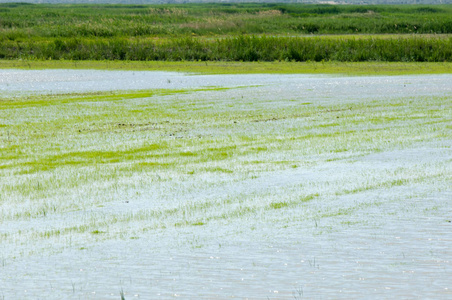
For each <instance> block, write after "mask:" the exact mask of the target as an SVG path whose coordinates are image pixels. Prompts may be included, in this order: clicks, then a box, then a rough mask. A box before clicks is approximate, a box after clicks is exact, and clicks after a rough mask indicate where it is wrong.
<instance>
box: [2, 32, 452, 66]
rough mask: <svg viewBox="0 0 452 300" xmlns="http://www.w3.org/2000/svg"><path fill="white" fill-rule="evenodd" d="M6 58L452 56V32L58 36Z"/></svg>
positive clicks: (13, 50)
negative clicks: (447, 34)
mask: <svg viewBox="0 0 452 300" xmlns="http://www.w3.org/2000/svg"><path fill="white" fill-rule="evenodd" d="M0 59H25V60H94V61H96V60H97V61H98V60H128V61H297V62H303V61H339V62H364V61H381V62H451V61H452V37H449V38H442V37H441V38H436V37H428V38H427V37H418V36H410V37H394V38H379V37H366V38H354V37H339V38H336V37H334V38H330V37H274V36H243V35H242V36H234V37H226V38H216V39H200V38H196V37H185V38H168V39H165V40H151V39H139V38H138V39H129V38H114V39H87V38H83V39H80V38H68V39H61V38H56V39H53V40H50V41H49V40H41V41H36V40H30V41H23V42H18V41H4V42H2V43H1V44H0Z"/></svg>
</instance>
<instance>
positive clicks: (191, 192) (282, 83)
mask: <svg viewBox="0 0 452 300" xmlns="http://www.w3.org/2000/svg"><path fill="white" fill-rule="evenodd" d="M450 82H452V75H431V76H430V75H429V76H394V77H385V76H379V77H338V76H311V75H256V74H253V75H202V76H201V75H188V74H179V73H166V72H116V71H83V70H44V71H21V70H0V92H1V93H2V95H6V96H7V97H10V96H16V95H19V94H27V93H67V92H83V91H101V90H116V89H119V90H127V89H151V88H168V89H171V88H178V89H179V88H187V89H194V88H199V87H209V86H221V87H240V86H245V87H246V88H243V89H232V90H230V91H227V92H219V93H218V94H215V96H213V95H212V94H211V93H209V94H205V93H195V94H190V95H177V96H175V97H178V98H177V99H178V101H187V102H189V101H196V100H199V99H204V98H208V99H209V100H210V99H213V100H212V101H214V102H215V103H216V104H217V105H220V104H223V103H224V102H226V104H227V103H228V101H232V100H231V99H243V97H244V98H245V100H246V101H249V102H253V101H254V100H255V101H256V102H254V103H253V105H251V107H249V106H247V105H248V104H246V103H243V104H237V105H243V106H244V108H246V107H249V109H253V108H256V107H265V106H267V105H270V106H271V105H273V106H275V107H280V106H284V105H287V103H288V101H291V100H293V99H297V100H300V101H301V100H303V99H307V100H308V101H309V102H315V103H322V104H325V105H328V104H331V103H337V102H341V103H344V102H359V101H368V100H375V99H382V98H384V99H386V98H388V99H392V98H400V97H413V98H414V99H421V100H422V97H424V96H432V95H436V96H445V97H448V98H452V86H451V85H450ZM30 83H31V84H30ZM165 99H168V98H164V97H163V98H161V99H160V98H158V99H157V100H155V101H165ZM133 101H138V100H133ZM258 101H259V102H258ZM388 104H390V102H389V101H388ZM273 106H271V107H273ZM221 107H223V106H221ZM225 107H227V106H226V105H225ZM444 109H450V108H448V107H445V108H444ZM21 113H22V114H23V118H25V120H27V119H26V118H28V117H29V118H30V120H32V118H33V117H34V115H33V114H34V111H33V110H29V111H26V110H23V111H21ZM27 114H29V115H27ZM48 117H49V119H50V118H51V116H50V115H49V116H48ZM0 121H1V124H13V123H14V122H15V120H8V119H6V118H4V117H3V116H1V115H0ZM451 122H452V120H451ZM297 124H298V123H297ZM449 125H450V123H449ZM254 126H255V127H250V128H249V130H250V131H252V130H255V131H262V132H264V131H269V132H271V131H272V130H275V129H274V128H273V127H271V126H264V125H262V123H256V125H254ZM290 126H292V125H291V124H282V125H281V128H285V129H290ZM293 126H295V125H293ZM438 126H443V125H442V124H439V125H438ZM276 128H278V127H276ZM217 130H218V132H221V130H224V131H226V129H222V128H218V129H217ZM218 132H217V133H218ZM352 154H353V153H352ZM352 154H351V155H350V157H348V156H347V155H346V154H344V156H343V157H340V158H341V159H338V160H332V161H328V160H325V159H321V158H319V157H310V158H309V159H308V158H300V159H306V160H309V161H310V162H312V163H311V164H308V165H306V166H302V167H297V168H291V169H288V170H287V169H285V170H277V171H272V172H262V173H261V174H259V176H258V177H257V178H245V179H243V178H234V177H232V179H231V180H219V179H218V178H217V177H214V178H202V179H203V180H204V181H203V182H202V183H199V182H198V181H199V178H197V179H196V178H195V179H193V180H192V181H191V179H190V178H188V179H186V180H185V181H184V182H177V181H175V180H174V181H167V182H161V183H158V184H149V185H145V186H144V187H140V188H141V189H142V190H140V192H141V193H142V196H137V195H135V192H136V191H137V190H135V189H132V190H119V191H117V196H116V197H117V198H118V199H114V200H115V201H111V202H110V203H106V204H105V206H102V207H98V208H92V209H90V210H87V211H75V212H65V213H62V214H54V215H49V216H46V217H42V218H35V219H30V220H25V221H24V220H21V221H5V222H2V223H0V234H11V235H12V237H11V238H10V239H9V240H8V242H5V243H3V244H0V299H3V298H4V299H62V298H65V299H119V298H120V297H119V295H120V291H121V290H122V291H123V292H124V294H125V297H126V299H168V298H176V297H180V298H182V299H224V298H241V299H246V298H249V299H302V298H307V299H330V298H332V299H350V298H355V299H356V298H402V299H412V298H423V299H425V298H431V299H450V298H451V297H452V284H451V281H450V278H452V235H451V232H452V231H451V229H452V225H451V222H450V221H451V219H452V214H451V207H450V201H451V200H452V190H451V188H450V183H451V174H452V139H450V138H449V139H447V138H446V139H444V138H438V139H435V140H433V141H429V142H423V141H419V142H413V143H412V144H410V146H409V147H407V148H403V147H399V148H394V149H390V150H387V151H381V152H374V153H370V154H364V155H352ZM280 155H281V158H280V159H281V160H284V159H287V157H291V155H292V156H295V157H296V156H297V155H299V154H297V152H296V151H294V153H280ZM403 172H405V173H407V174H411V173H410V172H412V173H413V174H414V175H413V176H417V175H418V173H422V174H426V176H429V175H430V174H433V175H435V174H442V177H440V178H437V177H434V176H433V175H432V177H431V179H427V180H420V181H419V183H418V184H417V183H412V184H406V185H399V186H394V187H391V188H374V189H368V190H363V191H361V192H356V193H344V192H343V191H346V190H353V189H354V188H355V187H356V186H358V187H359V186H360V185H359V183H365V182H366V180H368V181H372V180H374V179H375V178H376V179H378V180H380V181H384V180H385V178H386V177H390V179H398V178H399V177H398V176H399V175H398V174H400V173H403ZM43 176H44V175H43ZM231 176H232V175H231ZM407 176H408V175H407ZM131 180H133V179H131ZM209 180H210V181H212V182H213V184H207V183H210V181H209ZM77 192H78V193H80V194H79V195H75V196H74V197H86V198H88V199H90V198H91V197H92V198H94V197H99V195H91V194H87V193H86V192H85V191H84V190H80V191H77ZM312 193H319V194H320V195H321V196H320V197H317V198H315V199H313V200H312V201H309V202H306V203H303V204H300V205H298V206H295V207H289V208H287V209H278V210H267V211H260V212H257V213H253V214H248V215H245V216H243V217H237V218H224V219H214V220H212V221H209V222H207V223H206V224H204V225H202V226H186V227H176V226H171V227H169V226H168V227H166V228H164V227H159V228H156V229H152V230H149V231H143V232H142V233H140V234H138V235H137V236H133V237H132V238H131V237H129V236H124V237H123V238H114V239H107V240H105V241H96V240H95V239H92V238H90V237H88V238H86V236H82V235H80V236H76V235H75V234H74V239H73V240H67V239H66V237H64V238H63V237H62V238H59V237H56V238H53V239H36V240H34V239H32V238H30V239H26V240H24V238H23V237H21V238H17V239H16V238H15V236H18V237H19V236H20V235H21V231H22V232H26V231H27V230H32V229H36V230H45V229H49V230H50V229H53V228H59V227H70V226H76V225H77V224H78V222H79V220H80V219H83V218H86V217H87V216H88V215H90V214H91V215H93V216H96V215H98V216H109V215H112V216H114V215H115V214H118V213H121V212H130V213H135V212H138V211H140V210H143V209H158V208H173V207H177V206H178V205H182V204H184V203H190V202H198V203H199V202H203V201H207V200H209V199H221V198H227V197H229V198H231V199H241V198H243V199H245V200H246V199H250V198H253V197H254V198H258V199H259V198H262V199H264V200H265V199H266V198H265V197H269V196H268V195H271V197H273V198H276V199H278V198H279V199H285V197H289V196H291V195H295V196H298V195H303V194H312ZM3 196H5V195H4V194H3ZM6 196H8V195H6ZM55 197H58V195H56V196H55ZM128 197H130V199H132V200H133V201H130V203H128V202H127V203H126V202H125V201H123V200H124V199H129V198H128ZM273 198H271V199H273ZM116 200H117V201H116ZM0 202H1V200H0ZM147 222H148V221H147V220H143V221H141V223H138V224H137V222H135V223H131V224H127V225H126V226H130V230H131V231H133V230H134V229H135V226H137V227H139V226H143V224H146V223H147ZM150 222H151V221H149V223H150ZM112 230H114V228H113V229H112ZM88 236H89V234H88ZM84 238H86V240H84Z"/></svg>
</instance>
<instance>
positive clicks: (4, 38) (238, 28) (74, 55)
mask: <svg viewBox="0 0 452 300" xmlns="http://www.w3.org/2000/svg"><path fill="white" fill-rule="evenodd" d="M451 33H452V6H450V5H441V6H411V5H410V6H408V5H406V6H402V5H399V6H388V5H378V6H353V5H343V6H338V5H335V6H333V5H302V4H183V5H181V4H179V5H169V4H168V5H31V4H18V3H14V4H0V58H3V59H17V58H21V59H71V60H86V59H90V60H175V61H177V60H223V61H240V60H243V61H274V60H289V61H308V60H311V61H322V60H334V61H451V60H452V50H451V49H452V38H451V37H450V35H449V34H451ZM332 34H334V35H337V34H341V36H334V37H331V36H328V37H325V36H324V35H332ZM382 34H385V35H382ZM401 34H403V36H401ZM306 35H308V36H306ZM311 35H312V36H315V37H310V36H311Z"/></svg>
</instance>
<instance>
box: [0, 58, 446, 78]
mask: <svg viewBox="0 0 452 300" xmlns="http://www.w3.org/2000/svg"><path fill="white" fill-rule="evenodd" d="M0 69H37V70H39V69H97V70H136V71H140V70H141V71H175V72H190V73H201V74H262V73H265V74H301V73H303V74H346V75H403V74H450V73H452V63H450V62H444V63H419V62H417V63H416V62H414V63H413V62H410V63H409V62H355V63H353V62H189V61H183V62H168V61H164V62H162V61H144V62H142V61H117V60H116V61H77V60H75V61H68V60H56V61H55V60H0Z"/></svg>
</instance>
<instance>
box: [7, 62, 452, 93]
mask: <svg viewBox="0 0 452 300" xmlns="http://www.w3.org/2000/svg"><path fill="white" fill-rule="evenodd" d="M450 82H451V75H428V76H425V75H424V76H370V77H364V76H359V77H358V76H356V77H340V76H325V75H323V76H322V75H284V74H270V75H269V74H245V75H194V74H184V73H176V72H146V71H97V70H33V71H27V70H8V69H6V70H5V69H3V70H1V69H0V93H1V94H2V95H7V96H11V95H17V94H24V93H25V94H26V93H45V94H47V93H49V94H51V93H54V94H60V93H72V92H89V91H112V90H139V89H196V88H203V87H240V86H243V87H247V86H261V88H260V89H259V90H258V93H257V95H267V94H269V93H270V95H279V96H280V97H296V96H299V95H300V93H303V96H304V97H306V98H310V99H313V100H316V99H325V98H327V99H328V98H336V99H337V98H338V97H340V98H342V99H343V100H344V101H345V100H349V99H350V98H352V99H362V98H367V97H381V96H384V97H401V96H404V97H405V96H422V95H446V94H448V93H450V92H452V85H451V84H450ZM275 100H277V99H275Z"/></svg>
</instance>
